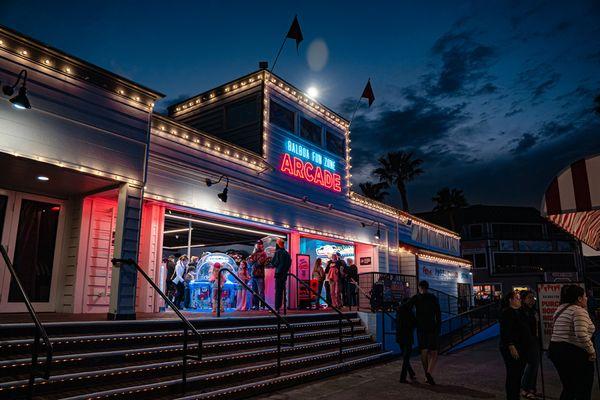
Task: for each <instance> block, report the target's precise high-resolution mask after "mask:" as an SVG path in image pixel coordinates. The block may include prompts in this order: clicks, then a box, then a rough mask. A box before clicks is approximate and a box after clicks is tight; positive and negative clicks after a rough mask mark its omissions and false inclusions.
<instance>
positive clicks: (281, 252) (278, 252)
mask: <svg viewBox="0 0 600 400" xmlns="http://www.w3.org/2000/svg"><path fill="white" fill-rule="evenodd" d="M275 247H276V249H275V254H274V255H273V258H272V259H271V265H273V267H274V268H275V310H277V313H279V309H280V308H281V305H282V304H283V302H284V301H285V299H284V298H283V294H284V292H285V283H286V281H287V277H288V272H289V271H290V267H291V266H292V257H291V256H290V253H288V252H287V250H286V249H285V242H284V240H283V239H281V238H279V239H277V242H276V245H275Z"/></svg>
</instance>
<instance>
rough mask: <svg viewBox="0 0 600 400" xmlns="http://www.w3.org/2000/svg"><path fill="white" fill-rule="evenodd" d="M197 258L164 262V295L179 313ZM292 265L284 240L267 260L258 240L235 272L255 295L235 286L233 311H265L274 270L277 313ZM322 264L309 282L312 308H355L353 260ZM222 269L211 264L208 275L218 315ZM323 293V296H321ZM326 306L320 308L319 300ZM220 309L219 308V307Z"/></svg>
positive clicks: (188, 293) (187, 299)
mask: <svg viewBox="0 0 600 400" xmlns="http://www.w3.org/2000/svg"><path fill="white" fill-rule="evenodd" d="M198 262H199V257H197V256H192V257H191V258H188V257H187V256H186V255H182V256H180V257H178V258H176V257H175V256H169V257H168V258H167V259H166V260H165V264H166V270H167V279H166V286H167V295H168V296H169V298H170V299H171V300H172V301H173V303H174V304H175V305H176V306H177V307H178V308H179V309H187V308H189V307H190V300H191V289H190V283H191V282H192V281H194V280H195V279H196V276H197V271H196V269H197V268H198V267H199V266H198ZM291 264H292V259H291V256H290V254H289V253H288V252H287V250H286V249H285V242H284V240H283V239H278V240H277V241H276V248H275V252H274V254H273V256H272V257H269V256H268V255H267V253H266V251H265V248H264V243H263V241H262V240H258V241H257V242H256V244H255V246H254V251H253V252H252V254H250V255H249V256H248V257H246V258H243V259H241V260H240V262H239V266H238V269H237V272H236V275H237V277H238V278H239V280H241V281H242V282H243V283H245V284H247V285H248V286H249V287H250V288H251V289H252V291H253V292H254V293H256V295H253V296H249V294H248V290H247V288H246V287H245V286H244V285H238V289H237V290H238V292H237V296H236V298H237V304H236V310H238V311H246V310H264V309H266V308H267V305H266V304H265V302H263V301H262V300H261V299H264V298H265V284H266V282H265V279H266V274H265V270H266V269H268V268H273V269H274V272H275V273H274V286H275V299H274V308H275V310H276V311H277V312H279V311H280V309H281V307H282V305H283V301H284V297H285V287H286V283H287V278H288V272H289V270H290V267H291ZM322 264H323V261H322V259H320V258H317V259H316V260H315V265H314V268H313V273H312V279H313V280H315V281H316V282H317V286H318V290H317V293H316V294H315V293H311V294H312V295H311V296H310V298H311V308H315V309H320V308H322V307H328V306H330V307H331V306H333V307H338V308H339V307H344V306H347V307H353V306H356V305H357V304H358V291H357V286H356V285H357V284H358V268H357V266H356V265H355V264H354V260H353V259H352V258H348V259H347V262H346V261H344V259H343V258H342V257H341V255H340V253H334V254H332V255H331V258H330V260H329V261H328V262H327V264H326V266H325V267H323V265H322ZM221 268H222V265H221V264H220V263H218V262H217V263H214V264H213V266H212V269H211V271H210V274H209V275H210V276H209V282H210V283H211V284H212V289H211V305H212V312H213V313H216V311H217V309H216V308H217V304H218V301H217V297H218V293H219V292H220V291H219V288H218V282H219V278H218V277H219V274H220V270H221ZM220 282H221V289H223V286H224V284H225V282H226V279H225V277H224V276H223V277H222V278H221V280H220ZM323 289H324V292H325V293H323ZM323 296H324V300H325V303H326V304H323V305H322V304H321V300H322V297H323ZM221 307H222V306H221Z"/></svg>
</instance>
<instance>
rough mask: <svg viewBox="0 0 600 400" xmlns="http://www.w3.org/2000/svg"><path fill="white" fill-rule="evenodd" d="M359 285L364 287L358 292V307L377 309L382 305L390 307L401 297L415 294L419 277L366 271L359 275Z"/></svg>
mask: <svg viewBox="0 0 600 400" xmlns="http://www.w3.org/2000/svg"><path fill="white" fill-rule="evenodd" d="M358 287H359V288H360V289H362V290H360V289H359V293H358V309H359V310H360V309H361V308H363V309H370V310H372V311H375V310H378V309H379V308H380V307H383V308H390V306H393V304H394V303H397V302H398V301H400V300H401V299H404V298H407V297H408V298H410V297H412V296H413V295H415V294H416V293H417V277H416V276H414V275H402V274H392V273H387V272H386V273H383V272H366V273H362V274H359V275H358ZM374 289H378V290H374ZM388 303H389V304H388Z"/></svg>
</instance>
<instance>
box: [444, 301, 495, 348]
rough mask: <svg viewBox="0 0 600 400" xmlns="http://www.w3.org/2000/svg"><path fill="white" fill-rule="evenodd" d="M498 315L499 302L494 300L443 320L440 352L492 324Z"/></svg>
mask: <svg viewBox="0 0 600 400" xmlns="http://www.w3.org/2000/svg"><path fill="white" fill-rule="evenodd" d="M499 316H500V302H498V301H496V302H493V303H489V304H486V305H483V306H480V307H476V308H472V309H471V310H469V311H466V312H463V313H460V314H458V315H454V316H452V317H450V318H447V319H445V320H443V321H442V326H441V334H440V352H447V351H448V350H450V349H451V348H452V347H454V346H456V345H457V344H459V343H462V342H464V341H465V340H466V339H468V338H470V337H472V336H474V335H475V334H476V333H479V332H481V331H483V330H484V329H486V328H488V327H490V326H492V325H494V324H495V323H496V322H498V317H499Z"/></svg>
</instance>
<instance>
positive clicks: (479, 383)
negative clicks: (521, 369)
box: [253, 339, 600, 400]
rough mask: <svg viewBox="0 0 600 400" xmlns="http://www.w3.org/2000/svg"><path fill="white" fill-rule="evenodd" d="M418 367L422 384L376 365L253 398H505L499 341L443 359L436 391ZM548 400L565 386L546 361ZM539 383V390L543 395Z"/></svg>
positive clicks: (396, 367) (599, 395)
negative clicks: (405, 380)
mask: <svg viewBox="0 0 600 400" xmlns="http://www.w3.org/2000/svg"><path fill="white" fill-rule="evenodd" d="M412 364H413V368H414V369H415V371H416V372H417V376H418V378H419V381H420V383H417V384H414V385H408V384H401V383H399V382H398V378H399V375H400V366H401V362H400V361H394V362H391V363H387V364H382V365H376V366H374V367H370V368H366V369H361V370H358V371H354V372H351V373H349V374H346V375H341V376H337V377H333V378H330V379H325V380H322V381H317V382H314V383H310V384H306V385H302V386H298V387H295V388H291V389H287V390H282V391H279V392H275V393H272V394H271V395H268V396H259V397H254V398H253V399H270V400H284V399H311V400H317V399H323V400H325V399H327V400H367V399H376V400H388V399H389V400H392V399H393V400H398V399H402V400H405V399H406V400H412V399H415V400H417V399H419V400H422V399H425V400H436V399H440V400H441V399H504V398H506V397H505V394H504V377H505V375H504V363H503V362H502V358H501V357H500V353H499V351H498V339H491V340H488V341H486V342H483V343H480V344H477V345H475V346H472V347H469V348H466V349H463V350H460V351H457V352H456V353H452V354H449V355H444V356H440V358H439V362H438V365H437V368H436V370H437V372H436V374H435V375H434V377H435V379H436V383H437V385H436V386H429V385H427V384H424V383H422V382H423V381H424V379H423V372H422V371H423V369H422V367H421V365H420V361H419V359H418V358H417V357H413V360H412ZM544 378H545V384H546V398H547V399H558V398H559V397H560V390H561V386H560V381H559V379H558V375H557V374H556V370H555V369H554V367H553V366H552V363H551V362H550V360H548V358H547V357H546V356H544ZM541 390H542V388H541V383H540V380H539V379H538V391H540V392H541ZM593 393H594V394H593V396H592V398H593V399H600V391H599V390H598V383H597V382H595V383H594V392H593Z"/></svg>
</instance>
